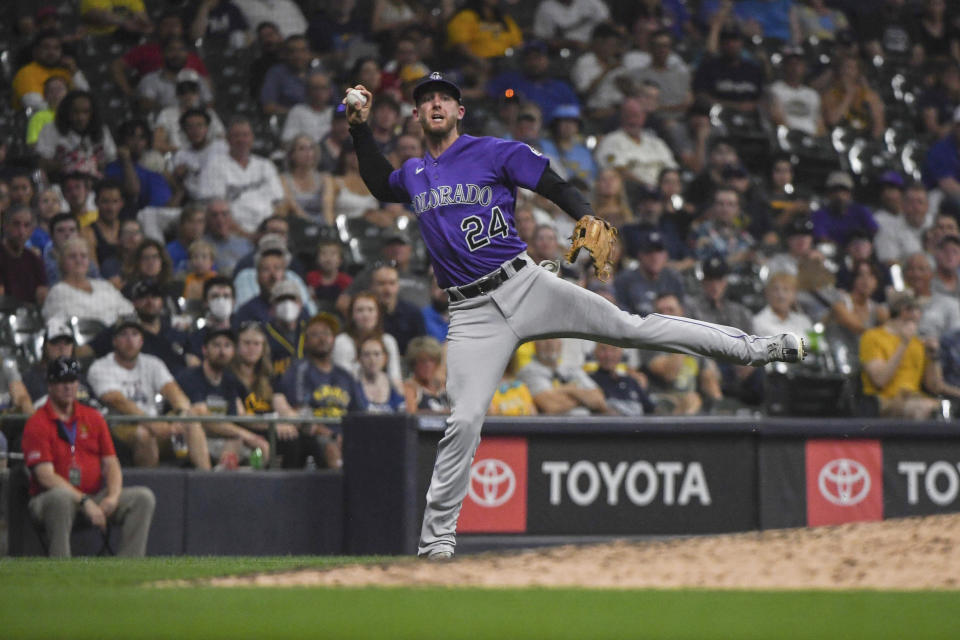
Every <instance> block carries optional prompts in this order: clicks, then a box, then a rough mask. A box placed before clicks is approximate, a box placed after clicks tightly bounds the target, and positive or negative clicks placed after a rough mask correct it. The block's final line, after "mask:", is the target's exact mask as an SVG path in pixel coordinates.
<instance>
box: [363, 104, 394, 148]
mask: <svg viewBox="0 0 960 640" xmlns="http://www.w3.org/2000/svg"><path fill="white" fill-rule="evenodd" d="M399 123H400V105H399V104H398V103H397V101H396V100H394V99H393V98H392V97H390V95H389V94H387V93H381V94H379V95H377V96H376V97H375V98H374V99H373V106H371V107H370V120H369V124H370V129H371V131H373V139H374V141H375V142H376V143H377V147H379V148H380V152H381V153H383V154H384V155H390V154H391V153H393V150H394V147H395V146H396V144H397V125H398V124H399Z"/></svg>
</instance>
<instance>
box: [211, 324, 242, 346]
mask: <svg viewBox="0 0 960 640" xmlns="http://www.w3.org/2000/svg"><path fill="white" fill-rule="evenodd" d="M220 336H226V337H227V338H230V342H232V343H234V344H236V343H237V334H235V333H234V332H233V329H230V328H226V329H211V330H210V331H207V333H206V335H204V336H203V344H204V345H207V344H208V343H209V342H210V341H211V340H213V339H214V338H219V337H220Z"/></svg>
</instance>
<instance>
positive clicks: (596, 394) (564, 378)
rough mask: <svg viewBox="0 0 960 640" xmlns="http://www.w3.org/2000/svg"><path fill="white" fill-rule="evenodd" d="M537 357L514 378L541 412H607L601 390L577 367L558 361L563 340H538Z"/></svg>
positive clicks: (568, 413) (584, 413) (577, 413)
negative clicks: (522, 383) (522, 385)
mask: <svg viewBox="0 0 960 640" xmlns="http://www.w3.org/2000/svg"><path fill="white" fill-rule="evenodd" d="M534 347H535V349H536V356H535V357H534V359H533V360H531V361H530V363H529V364H527V365H526V366H525V367H523V368H522V369H520V371H519V372H518V373H517V377H518V378H519V379H520V380H522V381H523V382H524V383H525V384H526V385H527V387H529V389H530V393H531V394H532V396H533V401H534V403H536V405H537V409H538V410H539V412H540V413H544V414H548V415H558V414H563V415H580V416H583V415H590V413H607V412H608V407H607V404H606V401H605V400H604V396H603V391H602V390H601V389H600V388H599V387H598V386H597V384H596V383H595V382H594V381H593V380H592V379H591V378H590V376H588V375H587V374H586V373H584V372H583V370H582V369H580V368H579V367H573V366H567V365H563V364H561V363H560V352H561V350H562V348H563V342H562V340H560V339H559V338H550V339H547V340H537V341H536V343H535V344H534Z"/></svg>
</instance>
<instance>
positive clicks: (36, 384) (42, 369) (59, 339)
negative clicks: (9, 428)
mask: <svg viewBox="0 0 960 640" xmlns="http://www.w3.org/2000/svg"><path fill="white" fill-rule="evenodd" d="M75 352H76V340H75V338H74V335H73V327H72V326H71V325H70V320H69V319H67V318H66V317H63V318H50V320H48V321H47V326H46V329H45V330H44V332H43V349H42V353H41V358H40V361H39V362H36V363H34V364H32V365H31V366H30V368H29V369H27V370H26V371H24V372H23V381H22V385H23V387H24V388H25V389H26V393H27V402H28V403H29V404H30V406H29V407H26V406H24V407H22V409H21V410H20V412H21V413H33V411H34V410H35V409H39V408H40V407H41V406H43V404H44V403H45V402H46V401H47V390H48V389H47V368H48V367H49V366H50V363H52V362H53V361H54V360H56V359H57V358H71V359H72V358H76V357H77V354H76V353H75ZM14 364H15V363H14ZM11 371H12V369H11ZM7 377H8V379H9V378H11V376H9V375H8V376H7ZM77 380H78V381H79V383H80V384H79V388H78V390H77V399H78V400H79V401H80V402H82V403H83V404H86V405H90V406H94V403H95V402H96V397H95V396H94V395H93V391H92V390H91V389H90V383H89V382H87V376H86V375H84V373H83V371H80V374H79V376H78V378H77ZM9 384H10V395H11V396H12V400H13V404H14V406H16V407H18V408H20V407H21V402H22V400H21V398H22V394H21V392H20V391H19V389H16V388H15V387H16V385H15V384H14V383H13V382H10V383H9ZM14 391H16V393H15V392H14Z"/></svg>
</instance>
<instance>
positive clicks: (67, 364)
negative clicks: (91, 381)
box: [47, 356, 80, 382]
mask: <svg viewBox="0 0 960 640" xmlns="http://www.w3.org/2000/svg"><path fill="white" fill-rule="evenodd" d="M79 379H80V363H79V362H77V361H76V360H75V359H73V358H67V357H66V356H60V357H59V358H56V359H55V360H53V361H52V362H50V364H48V365H47V382H75V381H77V380H79Z"/></svg>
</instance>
